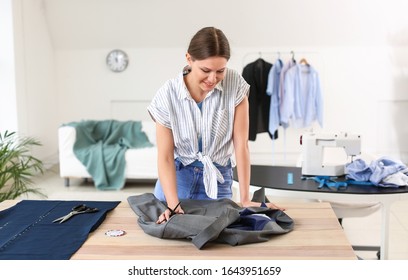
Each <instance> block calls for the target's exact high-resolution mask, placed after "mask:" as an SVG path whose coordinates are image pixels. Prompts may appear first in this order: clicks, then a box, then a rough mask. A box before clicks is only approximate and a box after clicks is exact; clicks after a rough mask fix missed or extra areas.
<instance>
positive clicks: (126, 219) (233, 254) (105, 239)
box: [0, 201, 357, 260]
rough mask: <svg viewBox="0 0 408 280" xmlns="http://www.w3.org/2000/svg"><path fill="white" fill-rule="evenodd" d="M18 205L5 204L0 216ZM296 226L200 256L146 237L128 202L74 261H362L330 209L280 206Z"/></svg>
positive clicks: (210, 248) (212, 247)
mask: <svg viewBox="0 0 408 280" xmlns="http://www.w3.org/2000/svg"><path fill="white" fill-rule="evenodd" d="M15 203H17V201H4V202H2V203H1V204H0V210H3V209H6V208H8V207H10V206H13V205H14V204H15ZM281 206H283V207H285V208H286V213H287V214H288V215H289V216H290V217H292V219H293V220H294V221H295V227H294V230H293V231H291V232H289V233H287V234H283V235H276V236H272V237H271V238H270V240H269V241H268V242H262V243H255V244H248V245H241V246H230V245H228V244H215V243H211V244H208V245H207V246H206V247H204V249H202V250H198V249H197V248H196V247H195V246H194V245H193V244H192V243H191V242H190V241H189V240H164V239H159V238H156V237H152V236H150V235H147V234H145V233H144V232H143V230H142V229H141V228H140V227H139V225H138V224H137V216H136V214H135V213H134V212H133V210H132V209H131V208H130V207H129V204H128V203H127V201H124V202H121V203H120V204H119V205H118V207H116V208H115V209H114V210H113V211H111V212H110V213H108V215H107V217H106V219H105V221H104V222H103V223H102V224H101V225H100V226H99V227H98V229H97V230H95V231H94V232H92V233H91V234H90V235H89V238H88V239H87V240H86V242H85V243H84V244H83V246H82V247H81V248H80V249H79V250H78V251H77V252H76V253H75V254H74V255H73V256H72V259H91V260H114V259H119V260H136V259H139V260H153V259H155V260H157V259H160V260H166V259H172V260H174V259H188V260H197V259H205V260H222V259H230V260H235V259H251V260H256V259H259V260H267V259H277V260H302V259H311V260H313V259H335V260H336V259H337V260H350V259H352V260H355V259H357V257H356V255H355V253H354V252H353V249H352V246H351V244H350V243H349V241H348V240H347V238H346V235H345V233H344V232H343V229H342V228H341V226H340V224H339V223H338V220H337V218H336V215H335V214H334V212H333V210H332V208H331V206H330V204H329V203H290V204H286V205H281ZM113 229H120V230H124V231H125V232H126V234H125V235H124V236H120V237H109V236H107V235H105V233H106V232H107V231H108V230H113Z"/></svg>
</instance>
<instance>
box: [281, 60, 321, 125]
mask: <svg viewBox="0 0 408 280" xmlns="http://www.w3.org/2000/svg"><path fill="white" fill-rule="evenodd" d="M283 86H284V94H283V95H282V101H281V110H280V120H281V124H282V126H284V127H285V128H286V127H288V126H289V122H290V121H291V120H292V123H293V125H294V126H295V127H297V128H304V127H309V126H310V125H311V124H312V122H313V121H317V122H318V123H319V125H320V126H321V127H323V97H322V92H321V88H320V80H319V75H318V73H317V71H316V70H315V69H314V68H313V67H312V66H310V65H304V64H296V65H295V66H293V67H292V68H290V69H289V70H288V71H287V73H286V75H285V79H284V85H283Z"/></svg>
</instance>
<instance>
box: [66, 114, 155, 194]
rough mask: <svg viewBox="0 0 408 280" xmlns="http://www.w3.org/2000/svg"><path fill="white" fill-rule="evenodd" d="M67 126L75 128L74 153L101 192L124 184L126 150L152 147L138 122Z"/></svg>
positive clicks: (78, 123) (90, 122)
mask: <svg viewBox="0 0 408 280" xmlns="http://www.w3.org/2000/svg"><path fill="white" fill-rule="evenodd" d="M66 125H69V126H73V127H75V129H76V140H75V144H74V154H75V156H76V157H77V158H78V160H79V161H80V162H82V164H83V165H84V166H85V167H86V169H87V171H88V173H89V174H90V175H91V176H92V179H93V181H94V183H95V186H96V188H97V189H100V190H118V189H121V188H123V186H124V185H125V182H126V178H125V168H126V161H125V152H126V150H127V149H130V148H132V149H137V148H144V147H152V146H153V145H152V143H150V142H149V139H148V138H147V135H146V134H145V133H144V132H143V131H142V124H141V122H139V121H123V122H122V121H116V120H104V121H93V120H88V121H81V122H71V123H68V124H66Z"/></svg>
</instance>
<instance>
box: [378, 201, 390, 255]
mask: <svg viewBox="0 0 408 280" xmlns="http://www.w3.org/2000/svg"><path fill="white" fill-rule="evenodd" d="M390 213H391V203H390V202H389V201H384V202H382V217H381V219H382V221H381V224H382V227H381V251H380V259H381V260H388V258H389V255H388V249H389V240H390V238H389V232H390V231H389V230H390Z"/></svg>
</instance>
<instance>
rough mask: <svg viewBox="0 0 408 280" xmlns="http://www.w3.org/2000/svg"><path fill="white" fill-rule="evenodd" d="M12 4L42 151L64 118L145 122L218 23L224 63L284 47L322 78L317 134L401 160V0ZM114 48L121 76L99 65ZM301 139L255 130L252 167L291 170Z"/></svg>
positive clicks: (407, 105)
mask: <svg viewBox="0 0 408 280" xmlns="http://www.w3.org/2000/svg"><path fill="white" fill-rule="evenodd" d="M17 2H18V3H21V5H20V6H21V7H20V8H19V9H17V10H16V11H15V13H16V14H21V18H22V20H21V24H20V29H19V30H17V34H19V35H20V37H21V38H22V39H21V40H20V41H19V42H20V44H19V46H20V47H18V48H17V49H18V51H19V54H21V57H22V58H23V60H24V61H23V62H21V63H20V64H18V65H19V70H18V72H19V75H18V77H19V80H18V83H17V84H18V90H17V91H18V97H19V99H20V100H21V99H22V100H23V101H21V102H19V113H18V115H19V118H20V117H22V118H21V119H22V121H21V123H20V122H19V125H20V127H22V128H24V130H26V131H27V132H29V133H34V134H37V135H39V136H40V137H41V138H42V140H43V142H45V147H44V150H43V152H44V155H46V156H52V154H54V155H55V154H56V153H57V147H56V143H57V138H56V129H57V126H58V125H59V124H61V123H64V122H69V121H77V120H81V119H105V118H111V117H116V116H117V115H118V114H123V116H126V117H131V116H134V118H135V119H137V118H145V117H146V115H145V112H143V108H144V106H145V104H147V103H148V100H150V99H151V98H152V96H153V95H154V94H155V92H156V90H157V89H158V88H159V87H160V86H161V84H162V83H163V82H164V81H165V80H166V79H168V78H172V77H174V76H175V75H177V73H178V71H180V69H181V67H182V66H183V65H184V64H185V57H184V52H185V49H186V48H187V43H188V41H189V39H190V38H191V36H192V35H193V33H194V32H195V31H197V30H198V29H199V28H201V27H202V26H205V25H214V26H217V27H220V28H222V29H223V30H224V31H225V33H226V34H227V36H228V37H229V39H230V43H231V47H232V51H233V57H232V58H231V60H230V62H229V66H230V67H232V68H235V69H237V70H239V71H240V70H242V68H243V67H244V66H245V65H246V63H248V62H250V61H251V60H252V58H253V59H256V58H257V55H258V53H259V52H261V53H262V56H263V57H264V58H265V59H266V60H269V61H270V62H273V61H274V59H275V58H276V54H277V52H281V53H282V56H283V58H285V55H286V57H288V54H289V52H290V51H292V50H293V51H294V52H295V55H296V58H298V59H300V58H301V57H305V58H307V60H308V61H309V62H310V63H311V64H312V66H314V67H315V68H316V70H317V71H318V72H319V74H320V77H321V83H322V88H323V93H324V102H325V108H324V129H325V130H327V131H334V132H337V131H348V132H353V133H358V134H361V135H362V137H363V151H364V152H366V153H370V154H375V155H392V156H396V157H400V158H401V159H403V160H404V161H405V162H408V156H407V154H408V144H407V141H405V139H407V136H408V131H407V128H406V126H405V125H404V120H405V119H406V118H407V115H408V94H407V93H408V92H407V91H408V86H407V85H408V76H407V75H408V71H407V65H408V63H407V62H408V42H407V40H408V39H406V38H408V36H406V35H407V33H408V28H407V27H408V19H406V16H405V14H404V11H407V10H408V3H406V1H404V0H391V1H380V0H377V1H369V0H358V1H353V0H347V1H334V0H332V1H327V0H311V1H297V0H289V1H277V0H272V1H270V0H257V1H253V2H250V4H249V2H248V1H244V0H234V1H232V0H228V1H216V0H209V1H207V2H206V5H204V6H203V5H202V3H200V4H199V5H197V6H195V4H194V2H191V1H187V0H176V1H166V0H160V1H149V2H145V1H129V0H101V1H94V0H82V1H79V0H43V1H41V0H18V1H17ZM79 7H81V8H79ZM120 11H122V12H120ZM153 20H154V21H155V23H154V24H153V23H152V21H153ZM113 48H121V49H123V50H125V51H126V52H127V53H128V54H129V56H130V65H129V68H128V69H127V70H126V71H125V72H123V73H121V74H117V73H112V72H110V71H109V70H108V69H107V67H106V65H105V58H106V55H107V53H108V52H109V51H110V50H111V49H113ZM20 59H21V58H20ZM136 101H143V102H142V103H141V104H142V105H139V106H138V105H137V102H136ZM133 106H134V107H133ZM122 109H123V110H122ZM132 110H133V111H134V112H132ZM141 111H142V112H141ZM314 129H315V130H319V129H320V128H319V127H317V126H315V127H314ZM301 133H303V130H295V129H293V128H289V129H288V130H287V131H286V132H284V131H283V130H282V129H280V131H279V139H278V140H276V141H274V142H272V141H271V140H270V139H268V137H267V135H265V134H259V135H258V137H257V141H256V142H251V143H250V145H251V151H252V159H253V162H255V163H275V164H285V163H288V164H293V163H294V162H295V161H296V159H297V158H298V156H299V153H300V149H301V147H300V145H299V144H298V142H299V136H300V134H301ZM284 135H286V137H284Z"/></svg>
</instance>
